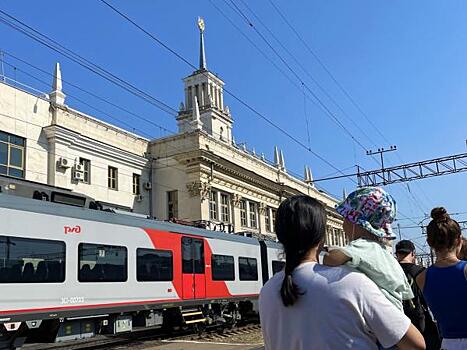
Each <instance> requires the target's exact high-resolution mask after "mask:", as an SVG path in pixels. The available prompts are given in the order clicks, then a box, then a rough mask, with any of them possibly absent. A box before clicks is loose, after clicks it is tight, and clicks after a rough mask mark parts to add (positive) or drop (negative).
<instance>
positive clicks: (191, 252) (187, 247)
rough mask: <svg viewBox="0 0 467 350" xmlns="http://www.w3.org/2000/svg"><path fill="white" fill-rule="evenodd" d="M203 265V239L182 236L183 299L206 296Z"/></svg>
mask: <svg viewBox="0 0 467 350" xmlns="http://www.w3.org/2000/svg"><path fill="white" fill-rule="evenodd" d="M204 265H205V264H204V241H203V240H202V239H199V238H192V237H182V279H183V299H199V298H205V297H206V278H205V274H204Z"/></svg>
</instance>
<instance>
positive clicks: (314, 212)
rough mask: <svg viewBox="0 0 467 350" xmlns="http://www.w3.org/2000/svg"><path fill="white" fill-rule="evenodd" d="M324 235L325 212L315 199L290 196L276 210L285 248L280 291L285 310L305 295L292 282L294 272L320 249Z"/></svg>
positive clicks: (280, 238) (280, 237) (281, 238)
mask: <svg viewBox="0 0 467 350" xmlns="http://www.w3.org/2000/svg"><path fill="white" fill-rule="evenodd" d="M325 231H326V212H325V209H324V206H323V205H322V204H321V203H320V202H318V201H317V200H316V199H314V198H311V197H309V196H305V195H299V196H293V197H290V198H288V199H286V200H285V201H283V202H282V203H281V205H280V206H279V209H278V210H277V219H276V234H277V238H278V239H279V242H281V243H282V245H283V246H284V251H285V258H286V263H285V268H284V280H283V281H282V286H281V290H280V294H281V298H282V302H283V304H284V305H285V306H292V305H294V304H295V302H296V301H297V300H298V298H299V297H300V295H303V294H304V291H302V290H301V289H300V288H299V286H297V285H296V283H295V282H294V280H293V272H294V270H295V268H296V267H297V266H298V265H300V264H301V263H302V262H303V261H304V259H305V258H306V257H307V255H308V253H309V251H310V250H311V249H312V248H314V247H316V246H317V245H319V244H320V243H321V241H322V240H323V239H324V235H325Z"/></svg>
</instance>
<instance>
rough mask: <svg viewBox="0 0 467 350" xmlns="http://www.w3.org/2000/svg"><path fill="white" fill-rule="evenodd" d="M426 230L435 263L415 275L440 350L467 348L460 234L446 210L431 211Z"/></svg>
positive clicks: (466, 265) (466, 274)
mask: <svg viewBox="0 0 467 350" xmlns="http://www.w3.org/2000/svg"><path fill="white" fill-rule="evenodd" d="M431 218H432V220H431V222H430V223H429V224H428V227H427V242H428V244H429V245H430V247H431V248H432V249H433V250H434V252H435V255H436V262H435V263H434V264H433V265H431V266H430V267H429V268H428V269H427V270H425V271H424V272H422V273H421V274H420V275H418V276H417V284H418V285H419V287H420V289H421V290H422V291H423V295H424V296H425V300H426V302H427V303H428V306H429V307H430V309H431V311H432V312H433V316H434V317H435V319H436V321H438V328H439V330H440V332H441V336H442V337H443V343H442V349H443V350H457V349H467V322H466V318H465V315H467V261H462V260H459V258H458V255H459V253H460V251H461V249H462V233H461V228H460V226H459V224H458V223H457V221H455V220H453V219H451V218H450V217H449V214H448V213H447V211H446V209H444V208H442V207H441V208H434V209H433V210H432V211H431Z"/></svg>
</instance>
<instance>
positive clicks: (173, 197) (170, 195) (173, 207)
mask: <svg viewBox="0 0 467 350" xmlns="http://www.w3.org/2000/svg"><path fill="white" fill-rule="evenodd" d="M167 215H168V219H173V218H178V191H168V192H167Z"/></svg>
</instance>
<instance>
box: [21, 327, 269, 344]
mask: <svg viewBox="0 0 467 350" xmlns="http://www.w3.org/2000/svg"><path fill="white" fill-rule="evenodd" d="M260 329H261V327H260V325H259V324H257V323H255V324H246V325H241V326H238V327H234V328H229V329H226V328H220V327H215V328H210V329H206V330H204V331H202V332H199V331H196V330H194V329H190V330H182V331H177V335H176V336H174V333H173V332H172V333H162V332H161V331H160V330H158V329H152V330H148V329H144V330H137V331H133V332H131V333H127V334H121V335H118V336H117V335H111V336H103V335H99V336H96V337H93V338H89V339H80V340H74V341H67V342H61V343H47V344H25V345H24V346H23V347H22V348H21V349H22V350H65V349H66V350H91V349H102V350H103V349H109V350H110V349H114V348H121V347H123V346H127V345H131V347H132V349H135V348H141V349H142V348H145V347H146V346H147V345H151V346H155V345H158V344H162V343H167V342H178V341H180V342H187V341H204V342H225V343H228V342H231V340H233V339H234V340H235V339H237V338H238V337H242V336H243V337H244V336H247V335H250V334H253V333H257V332H259V331H260Z"/></svg>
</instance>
